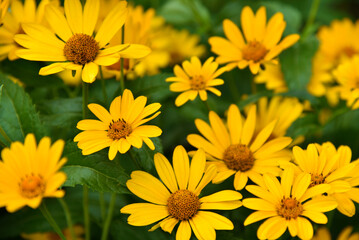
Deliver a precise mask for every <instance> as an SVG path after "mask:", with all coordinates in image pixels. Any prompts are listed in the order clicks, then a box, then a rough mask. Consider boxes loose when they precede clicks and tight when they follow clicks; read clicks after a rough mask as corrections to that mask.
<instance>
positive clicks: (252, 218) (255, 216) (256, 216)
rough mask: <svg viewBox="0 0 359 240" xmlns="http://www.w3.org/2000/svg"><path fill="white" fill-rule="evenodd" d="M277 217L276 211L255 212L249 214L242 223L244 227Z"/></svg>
mask: <svg viewBox="0 0 359 240" xmlns="http://www.w3.org/2000/svg"><path fill="white" fill-rule="evenodd" d="M276 215H277V212H276V211H256V212H254V213H252V214H250V215H249V216H248V217H247V218H246V220H245V221H244V226H247V225H249V224H252V223H254V222H258V221H260V220H262V219H265V218H269V217H274V216H276Z"/></svg>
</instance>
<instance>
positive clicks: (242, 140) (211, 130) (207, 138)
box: [187, 104, 292, 190]
mask: <svg viewBox="0 0 359 240" xmlns="http://www.w3.org/2000/svg"><path fill="white" fill-rule="evenodd" d="M209 121H210V125H208V124H207V123H206V122H205V121H203V120H200V119H196V121H195V124H196V127H197V129H198V130H199V131H200V133H201V134H202V135H203V136H204V137H202V136H200V135H198V134H190V135H188V136H187V141H188V142H189V143H190V144H191V145H192V146H194V147H196V148H198V149H199V148H203V149H204V151H205V152H206V153H207V159H208V160H209V163H211V164H212V163H213V164H215V165H216V166H217V169H218V175H217V176H216V177H215V178H214V179H213V182H214V183H220V182H222V181H224V180H225V179H227V178H228V177H230V176H232V175H233V174H235V177H234V188H235V189H236V190H241V189H243V188H244V187H245V185H246V184H247V181H248V177H249V178H250V179H251V180H252V181H254V182H256V180H258V179H259V178H260V174H263V173H267V172H270V173H273V174H274V175H278V174H279V173H280V169H279V168H278V165H279V163H280V162H282V161H289V160H290V155H288V154H286V153H285V150H284V148H285V147H287V146H288V145H289V144H290V142H291V141H292V139H291V138H290V137H277V138H273V139H272V140H269V137H270V135H271V134H272V132H273V129H274V128H275V126H276V120H274V121H272V122H270V123H269V124H268V125H266V126H265V127H264V128H263V129H262V130H261V131H260V132H259V133H258V134H257V135H256V136H255V135H254V133H255V129H256V124H257V121H256V106H255V105H253V106H252V107H251V108H250V110H249V111H248V115H247V118H244V117H242V116H241V114H240V112H239V109H238V107H237V106H236V105H234V104H232V105H231V106H230V107H229V110H228V118H227V124H225V123H224V122H223V121H222V120H221V119H220V118H219V116H218V115H217V114H216V113H215V112H213V111H211V112H210V113H209Z"/></svg>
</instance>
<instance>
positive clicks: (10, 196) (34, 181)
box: [0, 134, 66, 212]
mask: <svg viewBox="0 0 359 240" xmlns="http://www.w3.org/2000/svg"><path fill="white" fill-rule="evenodd" d="M64 144H65V143H64V141H62V140H58V141H56V142H55V143H54V144H53V145H52V146H51V140H50V138H49V137H44V138H42V139H41V141H40V142H39V145H38V146H37V145H36V140H35V136H34V135H33V134H28V135H27V136H26V138H25V142H24V144H22V143H20V142H13V143H12V144H11V146H10V148H4V149H3V150H2V152H1V158H2V161H0V207H6V210H7V211H8V212H15V211H17V210H19V209H20V208H22V207H24V206H26V205H27V206H29V207H31V208H37V207H39V205H40V203H41V200H42V199H43V198H44V197H56V198H61V197H63V196H64V194H65V192H64V191H63V190H58V188H59V187H60V186H61V185H62V184H63V183H64V182H65V180H66V175H65V173H63V172H59V169H60V168H61V167H62V166H63V165H64V164H65V163H66V158H61V154H62V150H63V148H64ZM60 158H61V159H60Z"/></svg>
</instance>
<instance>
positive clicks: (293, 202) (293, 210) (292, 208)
mask: <svg viewBox="0 0 359 240" xmlns="http://www.w3.org/2000/svg"><path fill="white" fill-rule="evenodd" d="M302 212H303V206H302V204H301V203H300V202H298V201H297V199H295V198H291V197H289V198H284V197H283V199H282V200H280V204H279V206H278V207H277V213H278V215H279V216H282V217H284V218H285V219H286V220H290V219H291V218H294V219H296V218H297V217H298V216H299V215H300V214H302Z"/></svg>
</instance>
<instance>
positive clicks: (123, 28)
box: [120, 25, 125, 94]
mask: <svg viewBox="0 0 359 240" xmlns="http://www.w3.org/2000/svg"><path fill="white" fill-rule="evenodd" d="M121 43H122V44H124V43H125V25H123V26H122V36H121ZM123 67H124V59H123V57H121V79H120V84H121V94H122V93H123V91H124V90H125V74H124V71H123Z"/></svg>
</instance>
